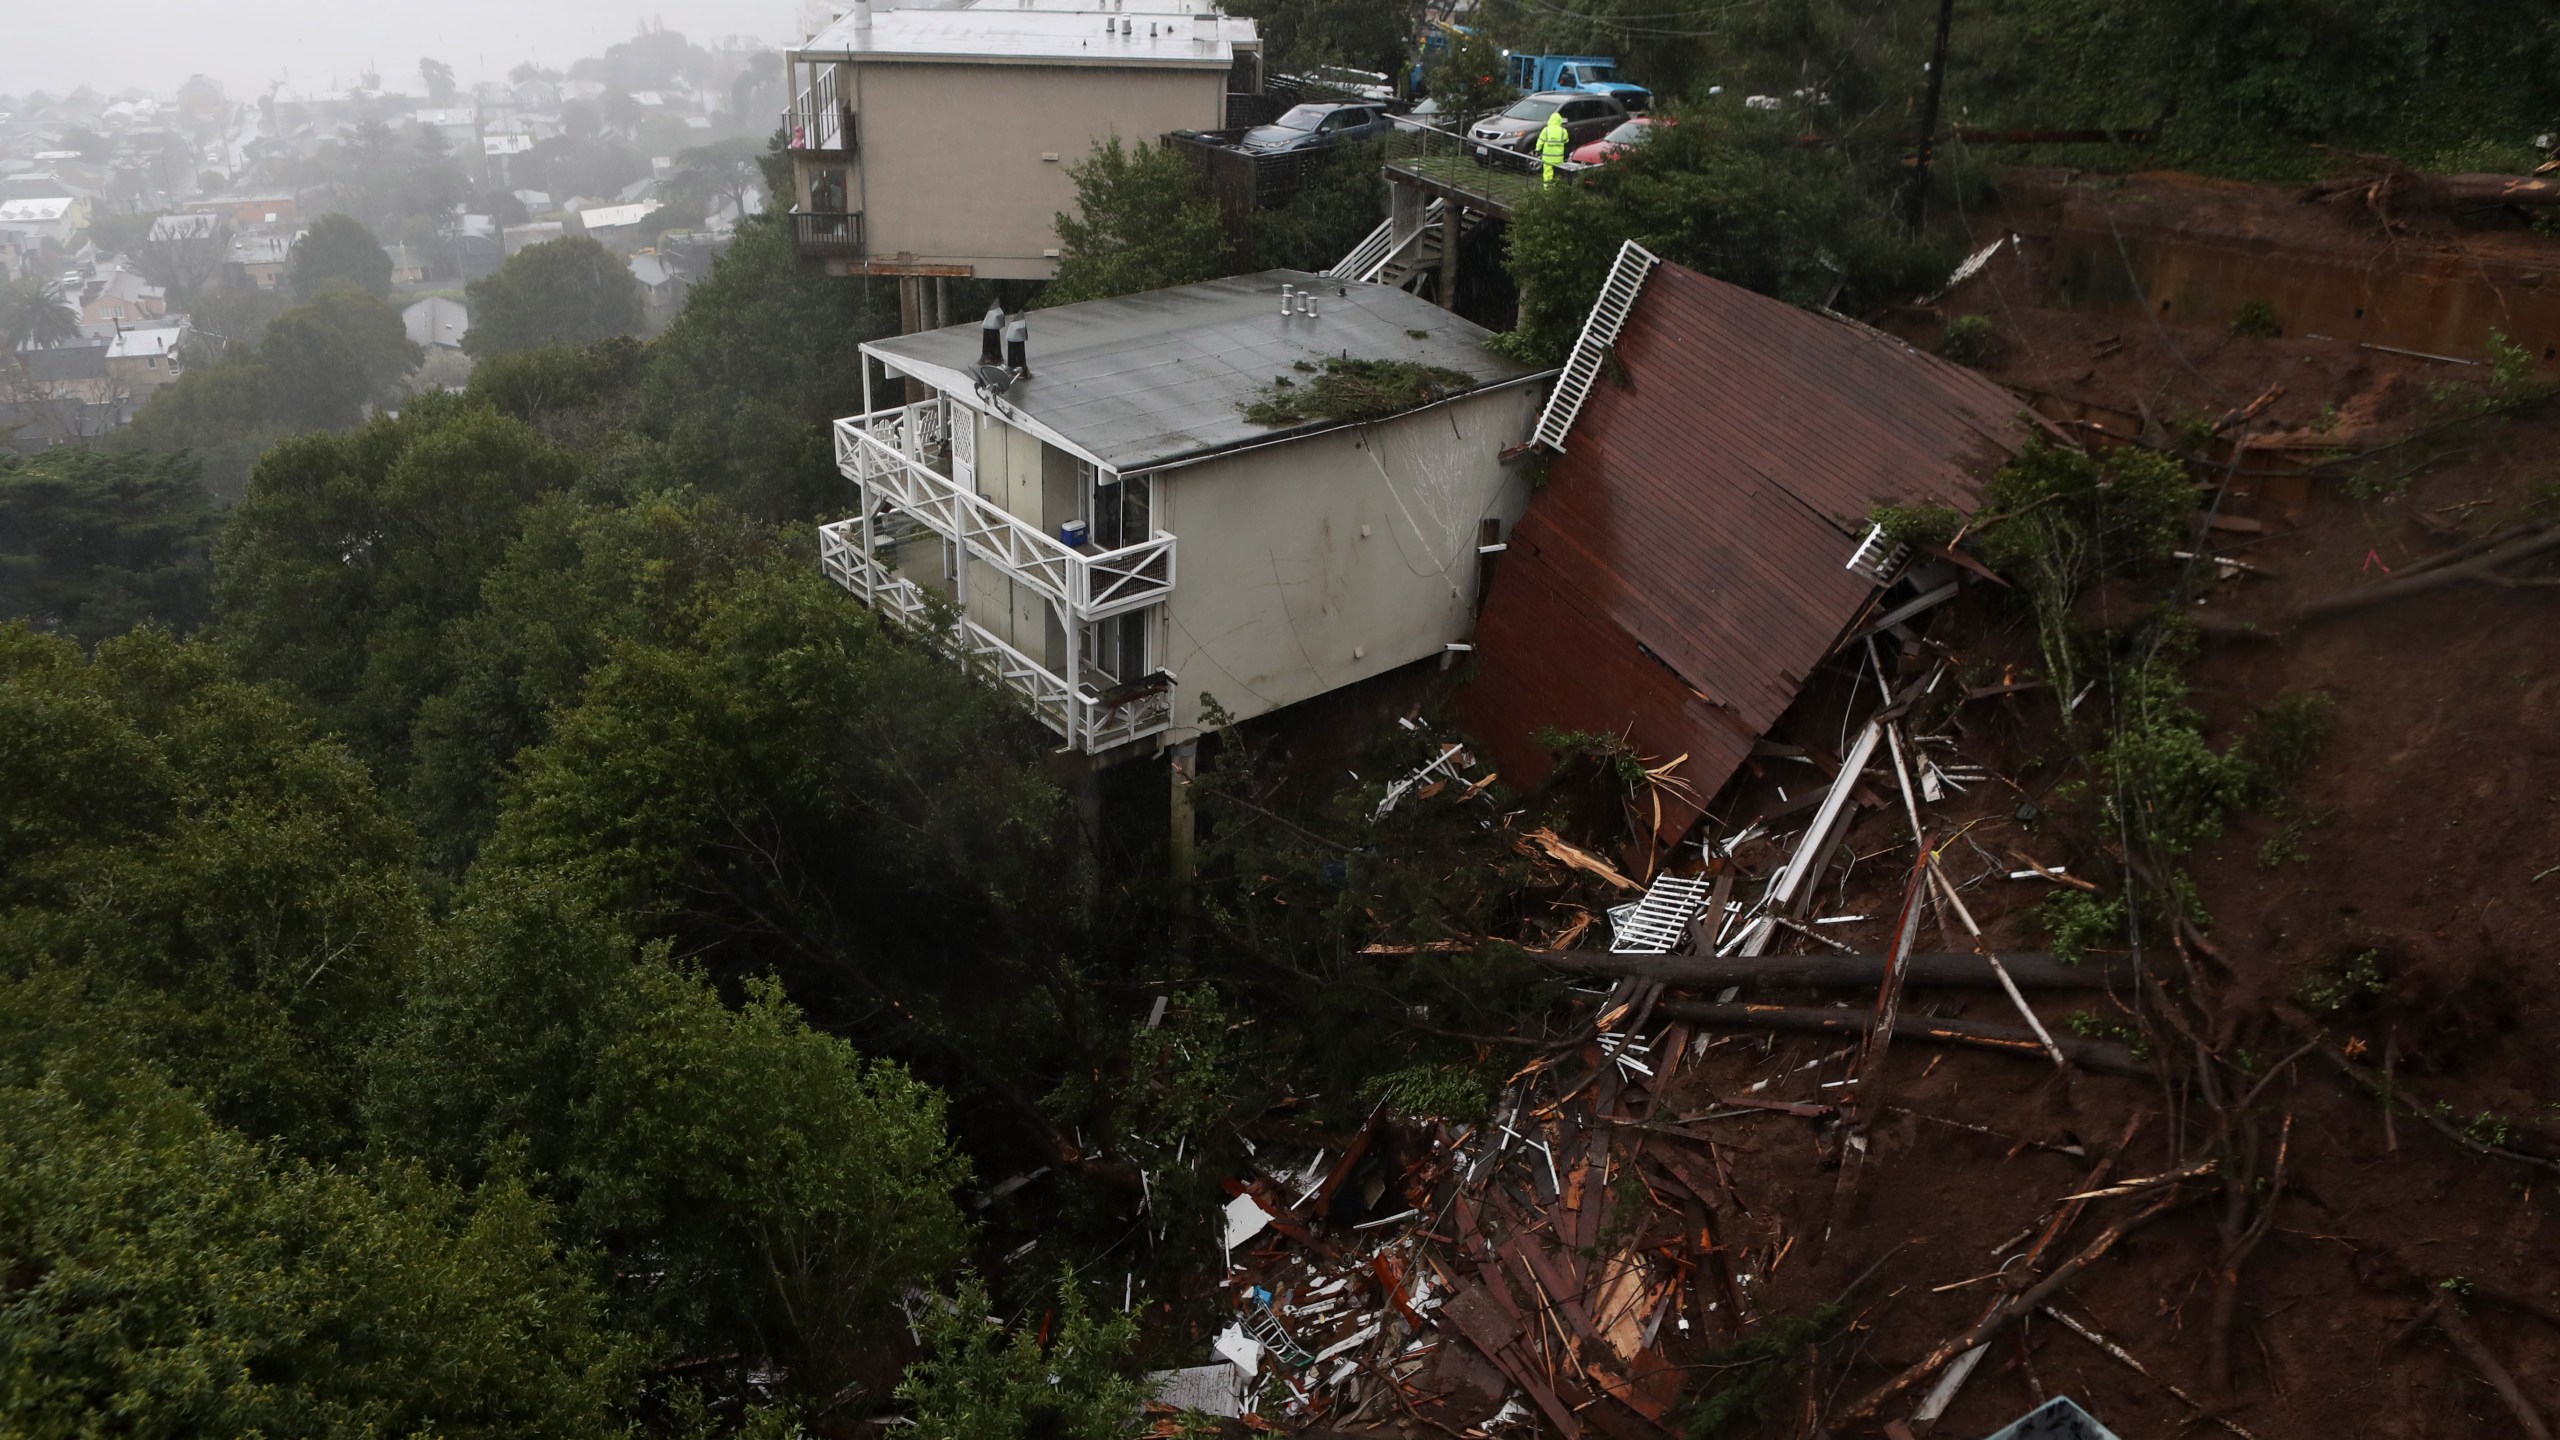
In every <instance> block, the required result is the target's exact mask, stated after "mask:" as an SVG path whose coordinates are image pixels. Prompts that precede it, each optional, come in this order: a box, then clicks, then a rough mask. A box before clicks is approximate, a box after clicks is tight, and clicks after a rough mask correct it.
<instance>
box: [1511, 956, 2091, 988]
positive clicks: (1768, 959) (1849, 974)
mask: <svg viewBox="0 0 2560 1440" xmlns="http://www.w3.org/2000/svg"><path fill="white" fill-rule="evenodd" d="M1530 958H1531V959H1533V960H1536V961H1537V962H1538V963H1539V964H1541V965H1544V966H1547V967H1548V968H1550V969H1554V970H1565V971H1570V972H1572V973H1574V974H1576V975H1632V976H1635V977H1636V978H1638V979H1642V980H1656V981H1660V982H1661V983H1663V984H1665V985H1679V986H1682V987H1685V988H1687V989H1691V990H1721V989H1723V988H1724V987H1726V986H1728V985H1803V986H1832V985H1837V986H1842V987H1847V988H1854V989H1861V990H1872V989H1874V988H1875V987H1876V986H1878V985H1880V984H1882V983H1883V982H1884V957H1883V956H1881V955H1759V956H1749V957H1742V956H1732V957H1726V958H1723V959H1714V958H1710V957H1705V956H1695V955H1612V954H1609V953H1608V952H1606V951H1600V950H1533V951H1531V952H1530ZM2000 963H2001V964H2003V965H2006V966H2008V967H2009V978H2010V979H2012V980H2015V981H2016V982H2018V988H2019V989H2021V990H2117V989H2130V988H2131V987H2132V985H2133V983H2134V976H2133V961H2132V960H2131V959H2130V958H2126V957H2119V958H2117V959H2113V960H2106V961H2092V962H2091V963H2089V964H2086V965H2065V964H2063V963H2062V962H2060V961H2058V960H2056V959H2054V958H2053V957H2052V956H2051V955H2047V954H2041V953H2037V954H2027V955H2011V954H2007V953H2005V952H2004V953H2003V954H2002V955H2001V956H2000ZM1903 983H1904V984H1906V985H1934V986H1940V987H1945V988H1954V989H1964V990H1989V989H1994V988H1996V987H1997V986H1998V985H1999V983H2000V980H1999V977H1998V976H1996V975H1993V974H1992V973H1991V965H1990V963H1989V962H1988V961H1986V960H1984V959H1983V958H1982V957H1981V956H1980V955H1975V954H1970V953H1966V952H1938V953H1931V954H1922V955H1914V956H1912V957H1911V970H1910V974H1909V975H1908V977H1906V978H1905V979H1904V981H1903Z"/></svg>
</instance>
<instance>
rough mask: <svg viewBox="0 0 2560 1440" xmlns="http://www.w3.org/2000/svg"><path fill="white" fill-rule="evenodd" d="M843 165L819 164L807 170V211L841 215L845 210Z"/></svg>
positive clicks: (815, 213)
mask: <svg viewBox="0 0 2560 1440" xmlns="http://www.w3.org/2000/svg"><path fill="white" fill-rule="evenodd" d="M844 178H845V177H844V167H843V166H841V165H820V166H817V167H815V168H813V169H811V170H810V172H809V213H811V214H813V215H841V214H843V213H844V212H845V203H844V194H845V184H844Z"/></svg>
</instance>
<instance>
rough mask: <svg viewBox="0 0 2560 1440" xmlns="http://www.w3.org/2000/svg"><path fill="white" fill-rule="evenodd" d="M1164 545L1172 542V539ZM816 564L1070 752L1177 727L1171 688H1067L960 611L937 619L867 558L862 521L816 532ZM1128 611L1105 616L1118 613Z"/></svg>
mask: <svg viewBox="0 0 2560 1440" xmlns="http://www.w3.org/2000/svg"><path fill="white" fill-rule="evenodd" d="M871 503H876V502H872V501H868V500H866V504H871ZM943 533H945V534H948V533H949V532H947V531H945V532H943ZM1164 538H1165V540H1166V541H1168V542H1170V540H1171V539H1172V537H1171V536H1166V537H1164ZM1062 548H1063V547H1062ZM1077 558H1079V559H1084V558H1087V557H1083V556H1079V557H1077ZM818 563H819V565H820V566H821V567H823V568H824V569H825V571H826V574H827V578H829V579H831V580H833V581H835V582H836V583H837V584H839V585H841V586H843V587H844V588H845V589H847V590H849V591H851V592H852V593H853V594H854V595H855V596H856V597H857V598H859V599H861V600H862V601H863V602H865V603H866V604H869V605H870V606H871V607H872V608H873V609H875V610H877V611H879V612H880V614H882V615H883V616H885V617H887V618H889V619H891V620H894V621H897V622H899V623H901V624H903V625H905V626H906V627H908V628H909V629H911V630H913V631H914V632H916V633H917V634H919V635H922V636H924V637H925V638H927V639H928V640H930V641H931V642H933V643H934V644H936V645H938V646H940V647H941V648H942V649H943V650H944V651H946V652H948V653H953V654H957V655H958V656H959V657H960V658H961V659H962V660H963V661H964V662H966V663H970V664H982V665H984V666H985V667H986V671H987V674H988V675H989V676H990V678H992V679H994V680H995V681H996V682H997V683H998V684H1000V685H1003V686H1004V687H1005V688H1006V689H1008V690H1011V691H1013V692H1014V694H1016V695H1017V696H1019V697H1021V699H1022V700H1023V702H1024V703H1025V704H1027V705H1028V706H1029V707H1030V709H1031V713H1032V714H1034V715H1036V716H1038V717H1039V719H1040V723H1042V724H1044V725H1046V726H1048V727H1049V728H1050V729H1051V730H1053V731H1055V732H1057V734H1058V736H1059V737H1060V738H1061V739H1063V740H1064V741H1065V742H1066V744H1067V748H1069V749H1072V750H1080V751H1084V752H1086V753H1088V754H1090V753H1095V752H1099V751H1103V750H1109V749H1111V748H1113V747H1115V746H1119V745H1126V744H1128V743H1129V742H1131V741H1133V740H1143V739H1145V738H1147V737H1148V736H1150V735H1157V734H1161V733H1163V732H1164V731H1166V730H1169V729H1171V728H1173V692H1172V691H1171V690H1170V689H1169V688H1156V689H1148V690H1141V691H1138V692H1136V693H1134V694H1128V695H1124V696H1122V697H1121V698H1118V699H1114V698H1112V697H1111V696H1106V695H1104V694H1101V693H1099V692H1097V691H1095V690H1094V689H1092V688H1091V687H1090V686H1075V685H1070V684H1068V683H1067V680H1066V677H1064V676H1062V675H1060V674H1058V673H1057V672H1056V671H1054V670H1051V669H1050V668H1049V667H1047V666H1046V665H1043V664H1041V663H1040V662H1039V661H1037V660H1034V659H1032V658H1031V657H1030V656H1029V655H1026V654H1024V653H1023V652H1022V651H1020V650H1017V649H1015V648H1014V647H1013V646H1012V645H1010V644H1007V643H1006V642H1005V641H1004V640H1003V639H1001V638H999V637H998V636H997V635H996V634H994V632H992V631H990V630H988V629H987V628H986V627H985V626H983V625H980V624H979V623H978V622H977V621H975V620H971V619H969V618H968V617H967V616H966V614H965V613H961V612H959V610H958V607H957V606H956V605H946V606H945V607H944V613H943V615H942V616H939V617H937V616H936V615H935V613H934V609H935V607H934V604H933V602H932V601H931V600H930V599H929V598H928V592H927V591H926V590H925V588H924V587H923V586H921V585H919V584H917V583H916V582H915V581H913V580H911V579H908V578H906V577H905V576H902V575H900V574H898V573H897V571H896V570H895V569H893V568H892V567H891V566H890V565H888V564H887V563H885V562H883V561H882V560H881V559H880V558H879V556H877V555H874V554H868V553H865V551H864V548H863V522H862V517H861V516H856V517H854V518H853V519H850V520H839V521H837V522H835V523H834V524H832V525H824V526H820V527H819V529H818ZM1126 608H1128V607H1126V606H1122V607H1119V608H1118V609H1114V610H1111V611H1108V612H1105V613H1108V614H1118V613H1121V611H1122V610H1125V609H1126ZM955 622H956V623H955Z"/></svg>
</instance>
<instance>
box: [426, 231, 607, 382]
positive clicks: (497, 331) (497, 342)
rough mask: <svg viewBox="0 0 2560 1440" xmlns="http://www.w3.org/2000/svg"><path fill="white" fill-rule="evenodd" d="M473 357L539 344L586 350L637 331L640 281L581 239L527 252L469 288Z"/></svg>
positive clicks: (466, 341) (468, 341) (466, 343)
mask: <svg viewBox="0 0 2560 1440" xmlns="http://www.w3.org/2000/svg"><path fill="white" fill-rule="evenodd" d="M467 293H468V294H469V295H470V297H471V333H470V334H469V335H466V336H464V337H463V341H462V348H463V349H464V350H466V351H469V352H470V353H471V354H472V355H473V356H482V355H503V354H505V353H506V352H508V351H510V350H529V349H532V348H533V347H535V346H538V345H548V344H562V343H565V344H571V345H585V344H590V343H592V342H594V341H598V340H603V339H606V338H608V337H610V336H615V335H628V334H630V333H631V332H633V331H635V330H637V329H639V328H640V322H641V319H642V314H641V300H640V282H639V281H637V280H635V279H633V278H632V276H631V267H630V266H628V265H626V264H624V263H623V262H622V259H621V257H619V256H617V255H615V254H614V253H613V252H612V251H610V250H607V249H606V248H604V247H603V246H602V245H599V244H597V243H596V242H595V241H593V240H590V239H588V238H587V237H585V236H583V235H570V236H564V237H563V238H561V239H558V240H550V241H545V242H544V243H542V244H540V245H528V246H526V247H525V248H524V249H522V250H519V251H517V252H516V253H515V254H513V255H511V256H509V257H507V263H506V264H504V265H502V266H500V267H498V270H497V272H496V273H495V274H492V275H485V276H482V277H481V278H480V279H477V280H474V281H472V282H471V284H470V287H469V289H468V292H467Z"/></svg>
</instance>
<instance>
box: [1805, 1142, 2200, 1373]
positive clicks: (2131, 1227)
mask: <svg viewBox="0 0 2560 1440" xmlns="http://www.w3.org/2000/svg"><path fill="white" fill-rule="evenodd" d="M2182 1198H2184V1197H2182V1196H2181V1195H2179V1194H2178V1193H2177V1192H2176V1191H2171V1192H2170V1193H2169V1194H2167V1195H2163V1196H2161V1197H2160V1198H2159V1199H2158V1200H2155V1201H2153V1202H2152V1203H2151V1204H2150V1205H2148V1206H2146V1207H2145V1208H2143V1209H2142V1210H2140V1211H2138V1212H2136V1213H2134V1214H2132V1215H2128V1216H2126V1217H2124V1218H2123V1219H2121V1220H2118V1221H2117V1222H2116V1223H2114V1224H2113V1225H2110V1226H2108V1227H2107V1228H2106V1229H2105V1230H2103V1231H2101V1232H2099V1235H2098V1238H2097V1239H2095V1240H2092V1241H2090V1242H2089V1244H2088V1245H2087V1247H2086V1248H2084V1249H2082V1250H2081V1252H2080V1253H2079V1254H2077V1255H2074V1256H2072V1257H2071V1258H2070V1259H2068V1260H2065V1261H2063V1262H2062V1263H2061V1264H2059V1265H2056V1266H2055V1267H2053V1271H2052V1273H2051V1274H2048V1275H2046V1276H2045V1277H2044V1278H2043V1279H2041V1280H2038V1281H2037V1282H2036V1283H2035V1284H2033V1285H2031V1286H2029V1287H2027V1289H2026V1290H2024V1291H2022V1292H2021V1293H2019V1294H2017V1295H2013V1296H2011V1297H2010V1298H2009V1299H2007V1300H2005V1301H2003V1302H2002V1303H2001V1304H2000V1305H1999V1306H1997V1307H1996V1308H1994V1309H1993V1310H1992V1312H1991V1313H1990V1314H1988V1315H1986V1316H1984V1317H1983V1318H1982V1320H1981V1322H1980V1323H1978V1324H1976V1325H1975V1326H1974V1327H1973V1328H1972V1329H1970V1330H1967V1331H1966V1332H1964V1333H1963V1334H1962V1335H1958V1336H1955V1337H1953V1338H1951V1339H1948V1340H1946V1341H1944V1342H1942V1343H1941V1344H1940V1345H1939V1346H1938V1348H1936V1349H1935V1350H1932V1351H1930V1352H1929V1353H1928V1354H1927V1355H1924V1356H1922V1357H1921V1358H1920V1361H1919V1363H1918V1364H1916V1365H1913V1366H1911V1367H1910V1368H1909V1369H1907V1370H1904V1371H1903V1372H1902V1373H1901V1374H1899V1375H1896V1376H1894V1377H1893V1378H1892V1379H1890V1380H1888V1381H1886V1382H1885V1383H1884V1384H1882V1385H1880V1386H1878V1387H1876V1389H1875V1390H1874V1391H1873V1392H1872V1393H1870V1394H1869V1395H1868V1396H1867V1398H1865V1399H1864V1400H1861V1401H1859V1402H1858V1403H1857V1404H1856V1405H1855V1406H1854V1407H1852V1408H1851V1409H1850V1410H1849V1412H1848V1414H1847V1415H1846V1416H1845V1417H1844V1418H1845V1419H1847V1420H1849V1421H1851V1422H1864V1421H1867V1420H1871V1419H1873V1418H1874V1416H1875V1413H1876V1412H1877V1411H1878V1410H1881V1409H1883V1408H1884V1407H1885V1406H1886V1405H1888V1404H1891V1403H1892V1402H1893V1401H1894V1399H1895V1398H1896V1397H1898V1396H1900V1395H1903V1394H1905V1393H1907V1392H1909V1391H1910V1390H1911V1389H1912V1388H1913V1387H1914V1386H1917V1385H1919V1384H1920V1383H1921V1382H1922V1381H1924V1380H1926V1379H1928V1378H1929V1377H1930V1376H1932V1375H1934V1374H1936V1373H1937V1372H1938V1369H1939V1367H1941V1366H1943V1365H1945V1364H1947V1363H1948V1362H1949V1361H1951V1360H1953V1359H1955V1358H1956V1357H1957V1356H1959V1355H1962V1354H1964V1353H1965V1352H1967V1351H1969V1350H1978V1349H1980V1348H1981V1347H1982V1346H1983V1345H1985V1344H1987V1343H1989V1342H1990V1340H1991V1339H1992V1337H1994V1336H1996V1335H1998V1334H1999V1333H2000V1332H2001V1331H2002V1330H2004V1329H2006V1328H2007V1327H2008V1325H2009V1323H2010V1322H2011V1321H2013V1320H2016V1319H2017V1318H2018V1317H2019V1316H2021V1315H2024V1314H2027V1313H2028V1312H2030V1311H2033V1310H2036V1309H2038V1308H2040V1307H2042V1306H2043V1305H2045V1304H2046V1303H2047V1302H2049V1301H2051V1300H2052V1299H2053V1297H2054V1296H2055V1295H2057V1294H2059V1293H2061V1290H2062V1287H2063V1286H2065V1285H2068V1284H2070V1283H2071V1281H2072V1280H2073V1279H2074V1278H2075V1277H2077V1276H2078V1275H2079V1273H2080V1272H2081V1271H2083V1270H2086V1269H2088V1268H2089V1266H2091V1265H2092V1264H2095V1263H2096V1262H2097V1261H2099V1260H2100V1259H2102V1258H2104V1257H2105V1255H2106V1253H2107V1252H2108V1251H2110V1250H2113V1249H2114V1248H2115V1247H2116V1243H2117V1242H2118V1241H2120V1240H2122V1239H2124V1237H2125V1236H2127V1235H2129V1234H2131V1233H2133V1232H2134V1231H2135V1230H2137V1229H2140V1228H2141V1227H2142V1226H2144V1225H2147V1224H2149V1223H2151V1222H2152V1221H2153V1220H2156V1219H2158V1218H2159V1217H2161V1216H2162V1215H2165V1214H2167V1213H2168V1212H2169V1210H2170V1209H2171V1208H2173V1207H2174V1206H2176V1205H2177V1204H2178V1202H2179V1201H2180V1200H2181V1199H2182Z"/></svg>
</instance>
